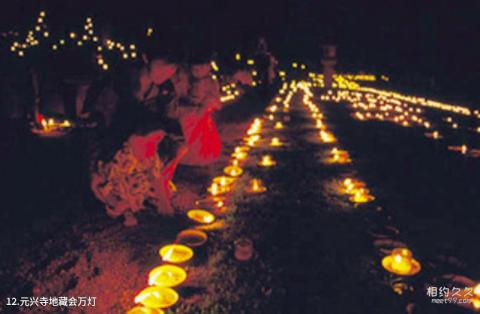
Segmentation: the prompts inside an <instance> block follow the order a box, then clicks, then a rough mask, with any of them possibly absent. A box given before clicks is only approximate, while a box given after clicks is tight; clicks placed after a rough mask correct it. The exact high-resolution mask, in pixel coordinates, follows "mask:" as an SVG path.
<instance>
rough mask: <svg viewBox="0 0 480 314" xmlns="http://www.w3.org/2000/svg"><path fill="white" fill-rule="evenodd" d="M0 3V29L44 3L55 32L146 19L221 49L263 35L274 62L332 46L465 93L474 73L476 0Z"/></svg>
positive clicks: (133, 27) (361, 64)
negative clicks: (88, 22) (87, 22)
mask: <svg viewBox="0 0 480 314" xmlns="http://www.w3.org/2000/svg"><path fill="white" fill-rule="evenodd" d="M3 6H4V10H2V11H1V12H0V15H1V20H2V21H1V24H0V28H1V29H2V30H8V29H10V28H12V27H15V25H18V24H20V25H19V26H24V27H25V26H27V25H28V23H31V21H34V18H35V16H36V14H37V13H38V11H39V9H40V8H45V9H46V10H47V11H48V14H49V17H50V21H55V24H56V25H57V27H58V28H59V29H60V28H61V27H59V25H62V24H64V23H66V24H67V25H74V24H75V23H76V24H78V25H81V21H83V19H84V17H85V16H87V15H93V16H94V17H96V19H97V21H98V20H101V21H103V22H110V23H111V24H112V25H113V27H114V28H115V29H116V31H117V32H118V33H121V34H127V33H128V34H130V35H132V34H135V33H138V32H140V31H141V30H143V29H144V27H145V26H146V25H147V24H151V23H152V22H153V21H155V23H156V25H158V26H159V27H160V29H161V30H162V31H164V32H165V33H171V34H179V37H182V38H185V39H186V40H187V41H188V42H190V43H191V45H193V46H199V45H203V46H205V47H211V48H212V49H215V50H217V51H219V52H229V53H230V52H233V51H236V50H237V49H242V48H243V49H244V50H248V49H249V48H251V47H253V46H254V43H255V41H256V38H257V37H259V36H265V37H266V38H267V40H268V42H269V43H270V47H271V49H272V50H273V51H274V52H275V53H276V54H277V55H278V56H279V57H280V58H281V59H282V58H283V59H285V60H292V59H293V58H299V57H300V58H305V59H308V60H310V61H311V62H312V64H315V63H316V62H317V60H319V58H320V53H321V50H320V49H319V47H320V46H321V45H322V44H323V43H328V42H333V43H337V44H338V45H339V59H340V60H341V62H340V64H341V68H342V69H343V70H352V71H359V70H365V71H373V72H376V73H387V74H391V75H393V76H395V75H397V76H398V77H401V78H404V79H410V80H411V81H412V82H413V83H415V82H416V81H415V80H416V79H418V77H422V78H424V79H425V80H429V79H431V78H435V81H436V82H437V84H440V85H441V84H442V82H443V81H445V82H446V83H448V85H449V86H450V87H451V89H452V90H458V91H462V90H463V91H465V92H467V91H470V90H473V89H474V88H475V85H476V84H475V82H476V81H477V80H478V79H480V67H479V62H478V56H480V45H479V40H480V19H479V18H478V17H479V16H480V2H479V1H439V0H437V1H434V0H431V1H421V0H419V1H415V0H405V1H398V0H385V1H347V0H337V1H319V0H302V1H294V0H282V1H261V0H256V1H254V0H245V1H227V0H224V1H211V0H210V1H192V0H172V1H145V0H137V1H131V2H128V1H93V0H86V1H60V0H53V1H44V2H41V1H33V0H26V1H14V2H13V3H11V4H9V5H7V6H6V7H5V4H3ZM75 21H77V22H75ZM52 23H53V22H52ZM17 28H20V27H17ZM444 84H445V83H444ZM443 89H448V88H443Z"/></svg>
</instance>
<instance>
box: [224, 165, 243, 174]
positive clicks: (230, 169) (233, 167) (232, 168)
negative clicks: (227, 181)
mask: <svg viewBox="0 0 480 314" xmlns="http://www.w3.org/2000/svg"><path fill="white" fill-rule="evenodd" d="M223 172H224V173H225V174H227V175H229V176H231V177H238V176H240V175H242V173H243V169H242V168H240V167H239V166H236V165H231V166H228V167H225V168H224V169H223Z"/></svg>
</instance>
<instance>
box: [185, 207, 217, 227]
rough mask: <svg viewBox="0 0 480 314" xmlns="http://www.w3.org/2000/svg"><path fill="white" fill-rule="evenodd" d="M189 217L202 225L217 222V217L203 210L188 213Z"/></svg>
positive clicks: (193, 210)
mask: <svg viewBox="0 0 480 314" xmlns="http://www.w3.org/2000/svg"><path fill="white" fill-rule="evenodd" d="M187 216H188V218H190V219H191V220H193V221H196V222H199V223H201V224H210V223H212V222H214V221H215V215H213V214H212V213H211V212H209V211H206V210H203V209H191V210H189V211H188V213H187Z"/></svg>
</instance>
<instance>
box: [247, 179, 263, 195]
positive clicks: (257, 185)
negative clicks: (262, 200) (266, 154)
mask: <svg viewBox="0 0 480 314" xmlns="http://www.w3.org/2000/svg"><path fill="white" fill-rule="evenodd" d="M266 190H267V188H266V187H265V186H264V185H263V182H262V180H260V179H252V180H250V182H249V185H248V187H247V188H246V192H247V193H252V194H256V193H263V192H265V191H266Z"/></svg>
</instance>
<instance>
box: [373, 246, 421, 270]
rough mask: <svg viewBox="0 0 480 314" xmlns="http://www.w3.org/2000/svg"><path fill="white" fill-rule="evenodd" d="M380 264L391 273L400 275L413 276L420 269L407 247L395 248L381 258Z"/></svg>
mask: <svg viewBox="0 0 480 314" xmlns="http://www.w3.org/2000/svg"><path fill="white" fill-rule="evenodd" d="M382 266H383V267H384V268H385V269H386V270H388V271H389V272H391V273H394V274H397V275H401V276H413V275H415V274H417V273H418V272H419V271H420V270H421V266H420V263H419V262H418V261H417V260H415V259H414V258H413V256H412V252H411V251H410V250H409V249H407V248H396V249H394V250H392V253H391V254H390V255H388V256H385V257H384V258H383V259H382Z"/></svg>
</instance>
